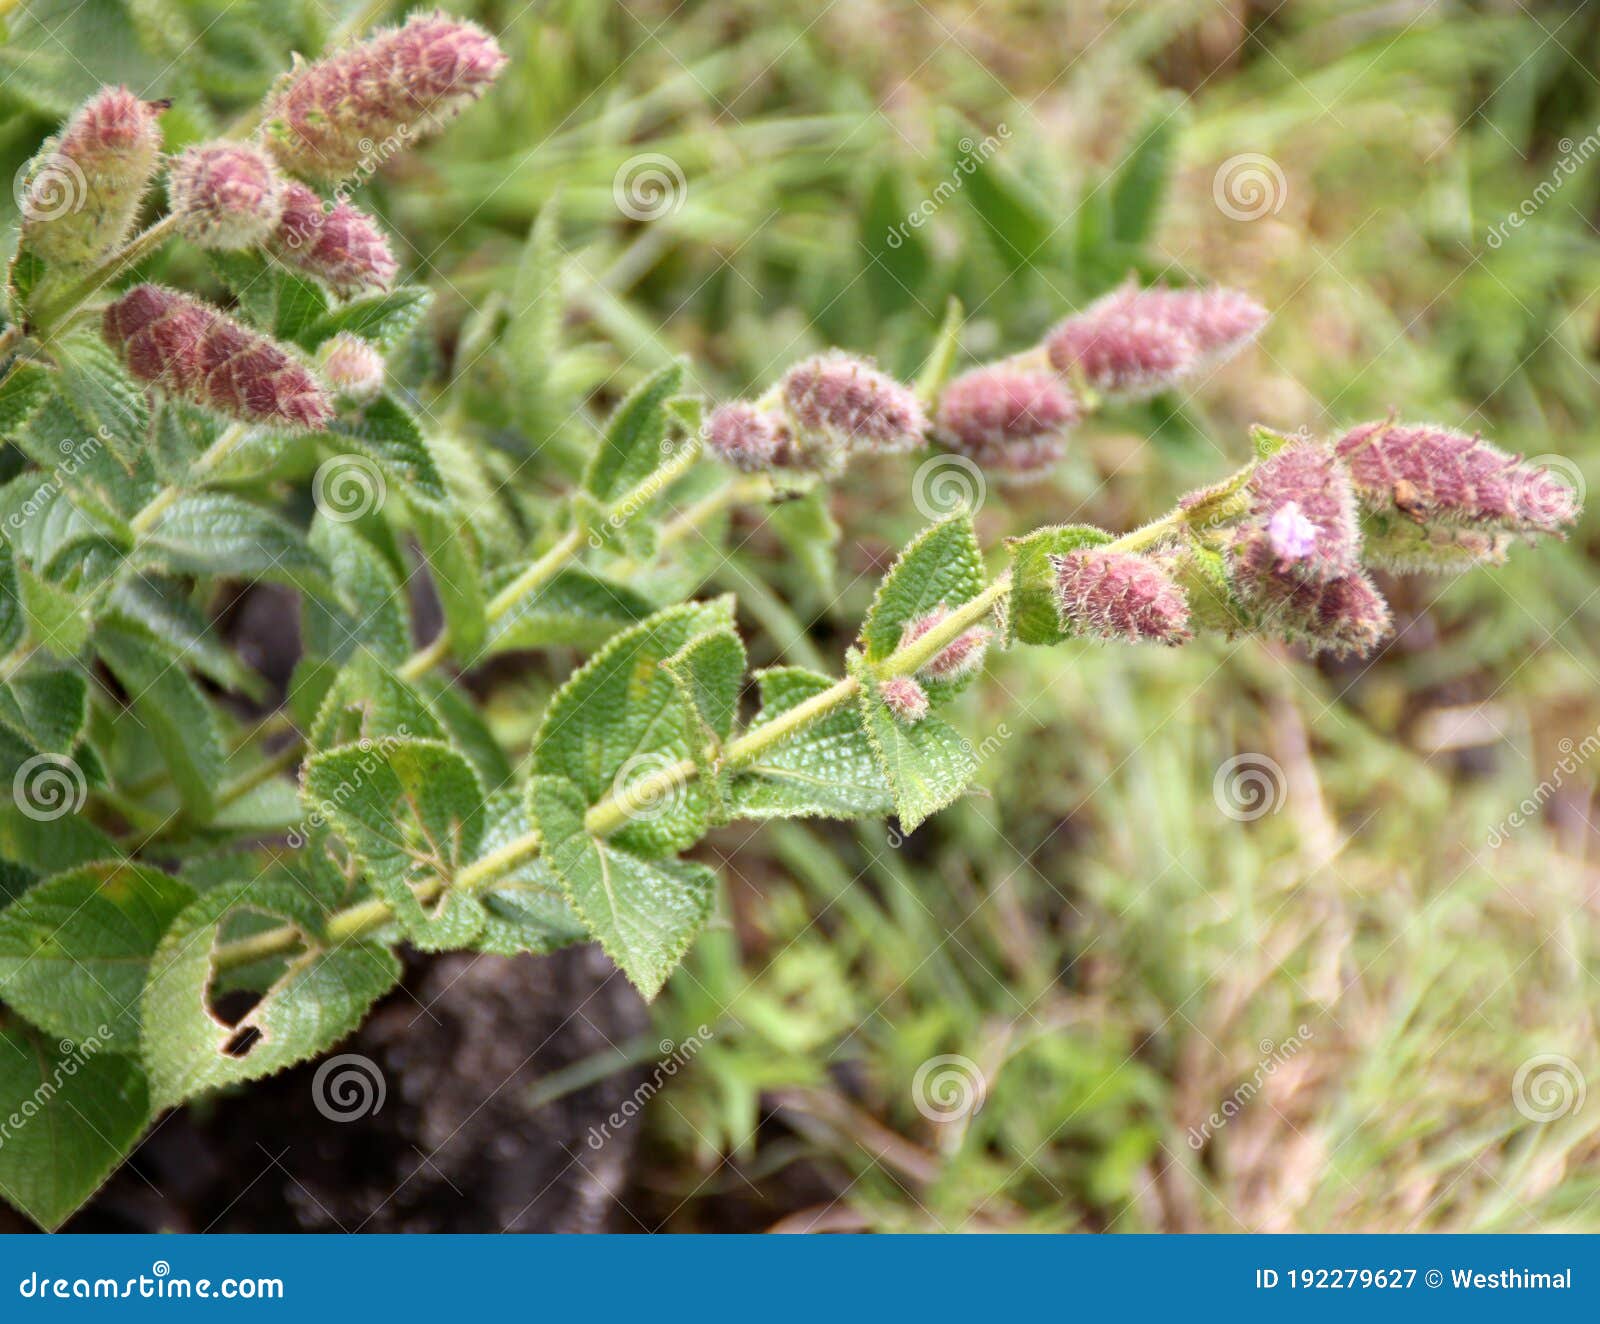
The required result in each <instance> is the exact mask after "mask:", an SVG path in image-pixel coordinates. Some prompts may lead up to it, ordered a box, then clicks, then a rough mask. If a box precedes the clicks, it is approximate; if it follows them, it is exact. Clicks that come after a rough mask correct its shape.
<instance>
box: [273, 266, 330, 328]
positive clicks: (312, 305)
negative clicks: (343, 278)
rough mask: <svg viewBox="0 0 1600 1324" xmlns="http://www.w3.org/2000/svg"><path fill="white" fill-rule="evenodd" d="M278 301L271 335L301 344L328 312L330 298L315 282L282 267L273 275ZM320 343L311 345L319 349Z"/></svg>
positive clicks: (275, 270)
mask: <svg viewBox="0 0 1600 1324" xmlns="http://www.w3.org/2000/svg"><path fill="white" fill-rule="evenodd" d="M270 279H271V280H272V282H273V285H274V286H275V287H276V294H277V298H276V300H275V305H276V306H275V307H274V309H273V318H272V325H271V327H270V333H271V335H272V336H273V338H274V339H276V340H288V341H294V342H298V341H299V340H300V338H301V337H302V336H304V335H305V334H306V332H307V331H308V330H309V329H310V328H311V327H313V326H315V325H316V324H317V322H318V321H319V320H320V319H321V318H323V317H325V316H326V315H327V312H328V296H327V295H326V294H325V293H324V292H323V289H322V286H320V285H318V284H317V283H316V282H315V281H314V280H310V279H309V278H307V277H305V276H301V275H298V274H296V273H295V272H292V271H285V270H283V269H282V268H281V267H279V268H275V269H274V270H273V271H272V273H271V276H270ZM315 344H316V342H315V341H312V342H311V347H315Z"/></svg>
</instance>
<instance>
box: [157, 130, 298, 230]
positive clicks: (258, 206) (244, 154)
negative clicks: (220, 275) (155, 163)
mask: <svg viewBox="0 0 1600 1324" xmlns="http://www.w3.org/2000/svg"><path fill="white" fill-rule="evenodd" d="M167 201H168V204H169V205H170V206H171V208H172V211H173V213H174V214H175V215H176V216H177V217H178V224H179V227H180V228H181V230H182V232H183V235H184V237H185V238H187V239H188V240H190V241H191V242H192V243H195V244H198V245H199V246H200V247H201V248H215V249H222V250H224V251H237V250H239V249H245V248H254V247H256V246H257V245H259V244H262V243H265V242H266V239H267V237H268V236H269V235H270V234H271V233H272V231H273V230H274V228H276V226H277V224H278V221H279V218H280V217H281V216H282V215H283V201H284V181H283V177H282V176H281V175H280V174H279V173H278V168H277V166H275V165H274V164H273V163H272V159H271V158H270V157H269V156H268V155H267V154H266V153H265V152H263V151H262V150H261V149H260V148H258V147H254V146H251V145H250V144H247V143H227V142H214V143H205V144H202V145H201V146H199V147H191V148H189V149H188V150H187V151H185V152H182V153H180V154H179V156H178V158H177V159H176V160H175V161H174V162H173V163H172V166H171V168H170V169H169V171H168V172H167Z"/></svg>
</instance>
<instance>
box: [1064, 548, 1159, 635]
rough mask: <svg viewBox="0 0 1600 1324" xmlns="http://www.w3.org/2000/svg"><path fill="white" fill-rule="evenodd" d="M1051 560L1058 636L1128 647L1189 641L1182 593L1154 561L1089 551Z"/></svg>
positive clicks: (1091, 549) (1123, 553)
mask: <svg viewBox="0 0 1600 1324" xmlns="http://www.w3.org/2000/svg"><path fill="white" fill-rule="evenodd" d="M1050 559H1051V563H1052V564H1053V565H1054V566H1055V571H1056V610H1057V612H1058V613H1059V615H1060V617H1061V628H1062V629H1063V630H1068V631H1071V632H1073V633H1077V634H1085V635H1090V636H1093V637H1097V638H1100V639H1111V640H1123V641H1125V642H1127V643H1140V642H1143V641H1147V640H1148V641H1151V642H1154V643H1160V644H1181V643H1184V642H1186V641H1187V640H1188V639H1189V638H1190V634H1189V628H1188V627H1189V604H1188V602H1187V601H1185V599H1184V595H1183V591H1182V590H1181V589H1180V588H1179V587H1178V586H1177V585H1176V584H1175V583H1173V581H1172V580H1171V578H1170V577H1168V575H1167V574H1166V572H1165V571H1164V570H1163V569H1162V568H1161V567H1160V566H1159V565H1157V564H1156V563H1155V562H1154V561H1151V560H1149V559H1148V558H1146V557H1143V556H1135V555H1132V554H1131V553H1128V552H1102V551H1096V550H1094V549H1093V548H1086V549H1084V550H1081V551H1076V552H1068V553H1067V554H1066V555H1065V556H1054V557H1051V558H1050Z"/></svg>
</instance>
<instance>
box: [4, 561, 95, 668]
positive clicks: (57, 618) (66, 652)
mask: <svg viewBox="0 0 1600 1324" xmlns="http://www.w3.org/2000/svg"><path fill="white" fill-rule="evenodd" d="M17 584H18V587H20V588H21V590H22V605H23V610H24V611H25V612H26V614H27V618H28V628H27V632H26V634H27V637H28V638H30V639H32V640H34V641H35V642H36V643H39V644H41V645H43V646H44V647H45V648H46V649H48V650H49V651H50V652H52V653H54V654H55V655H56V656H57V657H61V658H69V657H75V656H77V654H79V653H81V652H82V651H83V649H84V646H85V645H86V644H88V642H89V617H88V613H86V612H85V611H84V610H83V604H82V602H81V601H80V600H79V599H78V598H77V597H76V596H74V595H73V594H72V593H71V592H69V591H68V590H66V589H63V588H57V587H56V585H54V584H52V583H50V582H48V581H47V580H43V579H40V578H39V577H38V576H37V575H34V574H32V573H30V572H29V571H27V570H25V569H21V570H19V571H18V574H17Z"/></svg>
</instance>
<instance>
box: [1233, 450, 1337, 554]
mask: <svg viewBox="0 0 1600 1324" xmlns="http://www.w3.org/2000/svg"><path fill="white" fill-rule="evenodd" d="M1247 490H1248V492H1249V494H1250V518H1249V520H1248V522H1247V523H1246V525H1245V527H1244V529H1243V531H1242V534H1241V537H1240V547H1239V557H1240V562H1241V565H1242V567H1243V569H1244V571H1245V573H1246V575H1247V576H1249V577H1254V578H1260V577H1263V576H1268V575H1276V576H1281V577H1287V578H1290V579H1297V580H1308V581H1311V582H1313V583H1326V582H1327V581H1328V580H1330V579H1337V578H1338V577H1339V576H1340V575H1344V574H1348V573H1349V572H1350V571H1352V570H1354V569H1355V568H1356V566H1357V565H1358V563H1359V556H1360V550H1361V530H1360V525H1359V524H1358V522H1357V519H1356V502H1355V493H1354V491H1353V489H1352V488H1351V485H1350V475H1349V473H1348V472H1347V471H1346V470H1345V467H1344V465H1343V464H1341V463H1340V462H1339V460H1338V458H1337V457H1336V456H1335V455H1334V453H1333V451H1332V450H1331V449H1329V448H1328V447H1326V446H1322V445H1319V444H1317V443H1316V442H1297V443H1295V444H1294V445H1290V446H1286V447H1285V448H1284V449H1283V450H1281V451H1279V452H1278V453H1277V454H1276V455H1274V456H1273V457H1272V458H1271V459H1269V460H1266V461H1264V462H1263V463H1262V464H1261V466H1260V468H1258V469H1257V470H1256V471H1255V472H1254V473H1253V474H1251V476H1250V481H1249V484H1248V486H1247Z"/></svg>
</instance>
